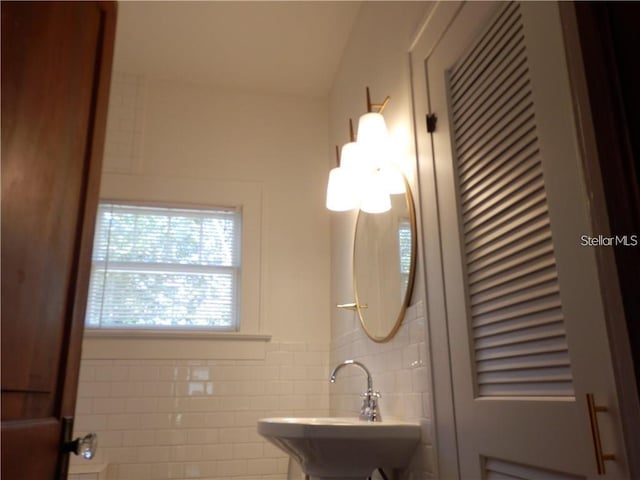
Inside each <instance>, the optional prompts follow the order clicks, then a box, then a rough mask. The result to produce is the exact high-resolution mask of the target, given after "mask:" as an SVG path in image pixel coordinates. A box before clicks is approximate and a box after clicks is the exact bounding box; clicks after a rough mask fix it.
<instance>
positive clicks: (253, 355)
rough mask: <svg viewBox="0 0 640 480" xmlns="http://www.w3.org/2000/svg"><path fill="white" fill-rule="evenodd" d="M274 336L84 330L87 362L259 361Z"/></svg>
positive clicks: (84, 354)
mask: <svg viewBox="0 0 640 480" xmlns="http://www.w3.org/2000/svg"><path fill="white" fill-rule="evenodd" d="M270 340H271V335H265V334H253V333H243V332H210V331H201V330H199V331H185V330H181V331H162V330H142V329H136V330H124V329H122V330H115V329H114V330H95V329H89V328H87V329H85V334H84V341H83V352H82V357H83V358H85V359H100V360H107V359H140V360H142V359H169V360H196V359H204V360H260V359H264V358H265V353H266V348H265V346H266V343H267V342H269V341H270Z"/></svg>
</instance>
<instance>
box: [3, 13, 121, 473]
mask: <svg viewBox="0 0 640 480" xmlns="http://www.w3.org/2000/svg"><path fill="white" fill-rule="evenodd" d="M1 8H2V238H1V241H2V247H1V250H2V253H1V262H2V263H1V268H2V274H1V275H2V278H1V282H2V286H1V290H2V304H1V309H2V312H1V313H2V331H1V335H2V398H1V401H2V479H3V480H31V479H34V480H35V479H37V480H45V479H54V478H58V477H57V475H58V476H60V472H59V471H58V470H60V466H61V465H63V464H64V463H65V462H64V461H63V460H62V459H63V458H65V457H66V456H63V455H60V450H61V448H60V447H61V424H62V419H63V417H71V416H73V413H74V409H75V399H76V389H77V380H78V369H79V363H80V349H81V341H82V330H83V326H84V311H85V303H86V295H87V285H88V270H89V263H90V255H91V247H92V243H93V228H94V225H93V224H94V219H95V210H96V204H97V196H98V187H99V179H100V168H101V159H102V150H103V145H104V130H105V119H106V108H107V97H108V90H109V88H108V87H109V80H110V76H111V59H112V53H113V37H114V32H115V13H116V10H115V4H110V3H98V2H67V3H65V2H43V3H36V2H2V6H1Z"/></svg>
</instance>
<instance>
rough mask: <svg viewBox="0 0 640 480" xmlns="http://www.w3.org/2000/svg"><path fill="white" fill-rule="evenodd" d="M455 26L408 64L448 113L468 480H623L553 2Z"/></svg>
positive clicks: (441, 142)
mask: <svg viewBox="0 0 640 480" xmlns="http://www.w3.org/2000/svg"><path fill="white" fill-rule="evenodd" d="M443 8H448V9H449V10H451V11H453V9H452V7H451V6H447V7H443ZM451 20H452V21H451V24H450V25H449V27H448V28H447V30H446V32H445V33H444V35H443V36H442V37H441V38H440V39H439V41H438V43H437V45H436V46H435V48H434V49H432V50H430V51H429V52H428V53H427V54H426V55H425V57H424V58H415V57H414V58H412V61H413V65H414V69H416V68H423V69H424V71H425V72H426V73H425V80H426V83H427V86H428V89H427V90H428V99H429V104H430V105H429V106H430V111H431V112H433V113H434V114H436V115H437V117H438V122H437V128H436V131H435V132H434V133H433V134H432V137H431V138H432V148H433V151H432V155H433V165H434V167H433V168H434V172H433V175H434V177H435V179H434V185H435V188H436V191H437V194H436V198H437V201H438V212H439V227H440V242H441V255H442V269H443V278H444V280H443V283H444V285H443V286H444V292H443V294H444V296H445V305H446V317H447V325H448V333H449V350H450V356H451V378H452V383H453V400H454V410H455V412H454V413H455V422H456V438H457V445H458V450H459V452H458V453H459V468H460V477H461V478H463V479H472V478H485V479H510V478H514V479H516V478H517V479H539V478H549V479H558V480H561V479H577V478H611V479H619V478H626V475H625V473H626V467H625V465H623V464H622V463H621V461H619V460H618V461H612V462H610V461H608V462H606V474H605V475H603V476H600V475H597V473H596V460H595V454H594V445H593V440H592V434H591V429H590V422H589V415H588V408H587V402H586V394H587V393H593V394H594V395H595V399H596V402H597V403H598V404H603V405H607V406H608V407H609V410H610V411H609V412H607V413H604V412H603V413H600V414H598V420H599V426H600V433H601V435H602V445H603V449H604V450H605V452H604V453H616V454H617V457H618V459H621V458H623V448H624V446H623V443H622V435H621V432H620V423H619V422H620V419H619V418H618V417H617V412H616V411H615V406H616V405H617V398H616V392H615V386H614V383H613V376H612V368H611V359H610V351H609V345H608V342H607V337H606V330H605V324H604V317H603V308H602V304H601V300H600V296H599V285H598V278H597V272H596V265H595V257H594V252H593V250H589V249H588V248H586V247H581V246H580V239H581V236H582V235H591V232H590V227H589V220H588V203H587V197H586V193H585V191H584V187H583V183H582V181H581V178H582V175H583V173H582V170H581V167H580V159H579V154H578V152H577V150H576V140H575V128H574V124H573V115H572V104H571V96H570V92H569V84H568V76H567V73H566V66H565V63H564V53H563V43H562V32H561V26H560V20H559V14H558V8H557V5H556V4H554V3H544V2H530V3H528V2H524V3H521V4H520V3H475V2H471V3H469V4H466V5H464V6H461V7H460V8H459V9H457V10H456V11H455V13H452V14H451ZM414 78H415V77H414ZM423 87H424V86H423ZM414 88H420V86H419V85H415V86H414ZM417 111H419V109H418V108H417ZM419 154H421V159H422V158H423V157H424V155H425V154H424V152H419ZM428 234H429V232H425V235H428ZM428 261H429V259H428V258H427V263H428ZM436 367H437V366H436Z"/></svg>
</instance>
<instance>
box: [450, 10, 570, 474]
mask: <svg viewBox="0 0 640 480" xmlns="http://www.w3.org/2000/svg"><path fill="white" fill-rule="evenodd" d="M519 8H520V7H519V5H518V4H516V3H511V4H508V5H506V6H505V7H504V9H503V12H502V14H501V15H499V17H498V19H497V20H496V22H495V23H494V24H493V25H492V26H491V27H490V28H489V29H488V30H487V32H486V33H485V34H484V36H483V37H482V38H481V39H480V40H479V41H478V43H477V44H476V45H475V46H473V47H472V48H471V49H470V51H469V53H468V54H467V55H466V56H463V58H462V59H461V60H460V62H459V63H458V65H457V66H455V67H454V68H453V69H452V70H451V71H449V72H448V87H449V90H448V92H449V104H450V106H451V111H452V112H453V113H452V115H451V122H452V131H453V143H454V151H455V158H456V169H457V175H458V178H457V181H458V195H459V198H458V203H459V209H460V218H461V226H462V235H463V238H462V241H463V248H464V252H463V258H464V261H465V265H464V268H465V279H466V291H467V295H468V297H467V303H468V313H469V316H470V321H469V325H470V335H471V342H472V344H473V346H474V348H473V353H474V359H473V360H474V362H475V367H474V371H475V372H476V384H477V392H478V394H479V395H480V396H514V397H521V396H565V395H572V394H573V382H572V377H571V365H570V361H569V352H568V349H567V342H566V331H565V326H564V318H563V315H562V301H561V292H560V287H559V284H558V273H557V268H556V262H555V257H554V248H553V236H552V232H551V224H550V219H549V210H548V206H547V200H546V193H545V186H544V174H543V170H542V163H541V161H542V160H541V155H542V153H541V152H540V150H539V146H538V140H537V131H536V123H535V122H536V120H535V111H534V107H533V101H532V92H531V84H530V81H529V67H528V59H527V52H526V49H525V48H524V45H525V42H524V33H523V27H522V22H521V16H520V12H519ZM503 474H504V473H501V475H503ZM495 478H498V477H495Z"/></svg>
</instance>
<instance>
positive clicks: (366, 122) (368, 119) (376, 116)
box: [358, 112, 389, 146]
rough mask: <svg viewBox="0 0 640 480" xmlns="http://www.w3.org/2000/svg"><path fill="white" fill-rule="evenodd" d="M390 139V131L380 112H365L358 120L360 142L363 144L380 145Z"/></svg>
mask: <svg viewBox="0 0 640 480" xmlns="http://www.w3.org/2000/svg"><path fill="white" fill-rule="evenodd" d="M388 141H389V132H388V131H387V124H386V123H385V121H384V117H383V116H382V114H380V113H375V112H369V113H365V114H364V115H362V116H361V117H360V120H358V143H360V144H362V145H367V146H369V145H371V146H373V145H379V144H381V143H385V144H386V143H387V142H388Z"/></svg>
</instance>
